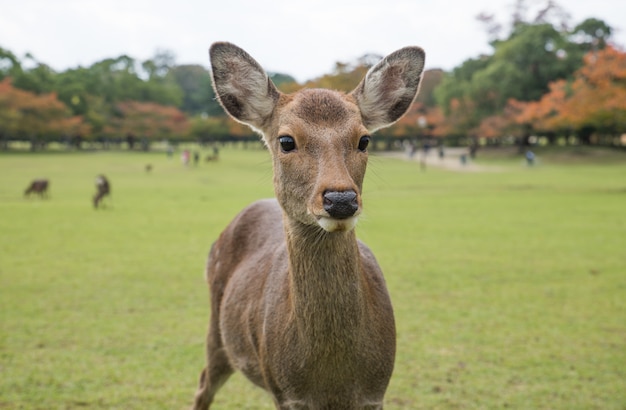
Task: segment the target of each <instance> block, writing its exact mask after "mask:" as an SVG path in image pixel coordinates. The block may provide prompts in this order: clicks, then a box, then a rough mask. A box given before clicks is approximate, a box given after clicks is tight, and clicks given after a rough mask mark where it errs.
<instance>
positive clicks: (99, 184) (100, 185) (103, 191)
mask: <svg viewBox="0 0 626 410" xmlns="http://www.w3.org/2000/svg"><path fill="white" fill-rule="evenodd" d="M110 194H111V185H110V184H109V180H108V179H107V178H106V177H105V176H104V175H98V176H97V177H96V194H95V195H94V197H93V207H94V208H96V209H98V205H99V204H100V203H101V202H102V199H103V198H104V197H105V196H106V195H110Z"/></svg>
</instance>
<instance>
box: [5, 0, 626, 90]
mask: <svg viewBox="0 0 626 410" xmlns="http://www.w3.org/2000/svg"><path fill="white" fill-rule="evenodd" d="M558 2H559V4H562V5H563V6H564V8H565V10H566V11H567V12H568V13H569V14H570V15H571V20H570V23H571V24H572V25H574V24H578V23H580V22H582V21H583V20H584V19H585V18H587V17H596V18H599V19H601V20H604V21H605V22H606V23H608V24H609V25H610V26H612V27H613V28H614V30H615V33H614V37H613V39H614V41H615V42H616V43H617V44H618V45H620V46H622V47H624V45H626V1H624V0H591V1H590V0H559V1H558ZM513 3H514V0H377V1H368V0H318V1H316V0H275V1H270V0H203V1H199V0H169V1H165V0H0V47H3V48H5V49H9V50H10V51H12V52H13V53H15V54H16V55H17V56H18V57H20V58H22V57H23V56H24V54H25V53H27V52H30V53H31V54H33V55H34V57H35V58H36V59H37V60H39V61H41V62H43V63H46V64H49V65H50V66H51V67H52V68H54V69H55V70H65V69H67V68H73V67H77V66H79V65H82V66H89V65H91V64H93V63H94V62H96V61H99V60H102V59H104V58H114V57H118V56H120V55H122V54H127V55H129V56H130V57H133V58H135V59H137V60H140V61H143V60H146V59H148V58H151V57H153V56H154V54H155V52H156V50H157V49H167V50H171V51H173V52H174V54H175V55H176V63H178V64H201V65H203V66H205V67H208V66H209V62H208V51H207V50H208V47H209V45H210V44H211V43H212V42H214V41H221V40H223V41H230V42H233V43H235V44H237V45H239V46H240V47H242V48H244V49H246V50H247V51H248V52H249V53H250V54H251V55H252V56H253V57H254V58H255V59H256V60H257V61H259V63H261V65H263V66H264V67H265V68H266V69H267V70H269V71H275V72H281V73H286V74H290V75H292V76H294V77H295V78H296V79H297V80H298V81H304V80H308V79H312V78H315V77H318V76H320V75H323V74H326V73H329V72H330V71H331V70H332V69H333V67H334V64H335V62H336V61H342V62H349V61H352V60H354V59H355V58H357V57H360V56H362V55H363V54H365V53H375V54H380V55H386V54H388V53H390V52H392V51H394V50H396V49H398V48H400V47H403V46H405V45H419V46H421V47H423V48H424V49H425V50H426V65H427V68H443V69H445V70H450V69H452V68H454V67H455V66H457V65H459V64H460V63H461V62H463V61H464V60H466V59H468V58H470V57H477V56H478V55H479V54H481V53H485V52H490V51H491V50H490V47H489V45H488V43H487V41H488V40H487V35H486V34H485V31H484V28H483V27H482V25H481V24H480V23H479V22H478V21H476V19H475V17H476V15H478V14H479V13H480V12H482V11H488V12H492V13H495V14H496V15H497V16H498V20H499V21H500V22H502V23H505V25H506V26H507V27H508V23H509V17H510V15H511V13H512V10H511V5H512V4H513ZM527 3H528V4H530V5H532V4H543V1H540V0H527Z"/></svg>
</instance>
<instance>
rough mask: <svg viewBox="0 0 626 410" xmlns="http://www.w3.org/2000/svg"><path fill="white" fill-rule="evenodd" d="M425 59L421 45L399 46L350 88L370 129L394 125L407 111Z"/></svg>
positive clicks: (415, 91)
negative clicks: (355, 85)
mask: <svg viewBox="0 0 626 410" xmlns="http://www.w3.org/2000/svg"><path fill="white" fill-rule="evenodd" d="M424 61H425V54H424V50H422V49H421V48H419V47H405V48H401V49H400V50H398V51H395V52H393V53H391V54H390V55H388V56H387V57H385V58H384V59H382V60H381V61H380V62H379V63H378V64H376V65H375V66H374V67H372V68H371V69H370V70H369V71H368V72H367V74H366V75H365V78H363V80H362V81H361V83H360V84H359V85H358V86H357V87H356V88H355V89H354V91H352V93H351V95H352V96H353V97H354V98H355V99H356V101H357V104H358V106H359V109H360V110H361V116H362V117H363V123H364V125H365V127H366V128H367V129H368V130H369V131H370V132H374V131H376V130H377V129H379V128H383V127H387V126H389V125H391V124H393V123H394V122H396V121H397V120H399V119H400V117H402V116H403V115H404V113H406V111H407V110H408V109H409V107H410V106H411V103H412V102H413V99H414V98H415V96H416V95H417V92H418V90H419V86H420V81H421V79H422V72H423V71H424Z"/></svg>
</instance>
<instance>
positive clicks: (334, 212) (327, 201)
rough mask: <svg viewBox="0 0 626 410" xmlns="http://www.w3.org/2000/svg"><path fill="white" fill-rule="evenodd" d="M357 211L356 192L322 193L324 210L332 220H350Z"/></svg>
mask: <svg viewBox="0 0 626 410" xmlns="http://www.w3.org/2000/svg"><path fill="white" fill-rule="evenodd" d="M357 209H359V203H358V202H357V195H356V192H354V191H353V190H349V191H326V192H324V210H325V211H326V212H328V214H329V215H330V216H331V217H332V218H337V219H346V218H350V217H351V216H352V215H354V213H355V212H356V211H357Z"/></svg>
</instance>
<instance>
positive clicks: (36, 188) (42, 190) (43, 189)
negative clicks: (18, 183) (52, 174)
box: [24, 179, 50, 198]
mask: <svg viewBox="0 0 626 410" xmlns="http://www.w3.org/2000/svg"><path fill="white" fill-rule="evenodd" d="M49 184H50V182H49V181H48V180H47V179H35V180H33V181H32V182H31V183H30V185H29V186H28V188H26V190H25V191H24V196H27V197H30V194H31V193H33V192H34V193H36V194H39V197H41V198H47V197H48V185H49Z"/></svg>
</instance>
